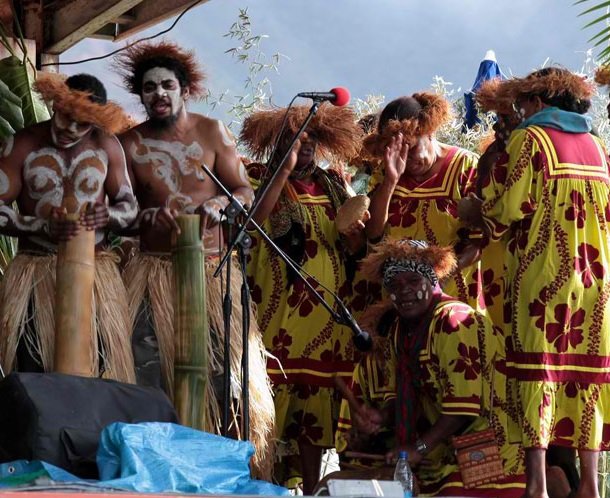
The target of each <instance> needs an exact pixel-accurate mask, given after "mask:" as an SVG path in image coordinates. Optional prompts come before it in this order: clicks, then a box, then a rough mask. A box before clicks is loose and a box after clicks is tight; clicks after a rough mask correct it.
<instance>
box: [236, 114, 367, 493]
mask: <svg viewBox="0 0 610 498" xmlns="http://www.w3.org/2000/svg"><path fill="white" fill-rule="evenodd" d="M284 113H285V109H274V110H269V111H259V112H257V113H254V114H252V115H250V116H249V117H248V118H247V119H246V120H245V122H244V126H243V128H242V133H241V139H242V142H243V143H245V144H246V145H247V146H248V148H249V150H250V153H251V154H252V155H253V156H254V157H255V158H256V159H259V160H260V159H266V158H268V155H269V153H270V151H271V149H272V148H273V144H274V143H275V142H276V140H278V134H279V133H280V129H281V123H282V120H283V117H284ZM306 115H307V108H305V107H294V108H291V109H290V111H289V112H288V117H287V127H286V130H287V131H286V132H285V133H284V135H283V136H282V137H279V142H280V143H281V144H282V147H280V150H283V151H285V143H286V142H287V141H288V140H287V139H289V138H290V137H292V136H293V135H294V133H295V132H296V130H297V129H298V128H299V126H300V124H301V123H302V122H303V121H304V118H305V116H306ZM359 139H360V129H359V127H358V125H357V124H356V118H355V115H354V113H353V112H352V111H351V110H349V109H347V108H340V107H332V106H330V105H323V106H321V108H320V109H319V111H318V113H317V114H316V116H315V117H314V118H313V120H312V121H311V122H310V124H309V126H308V127H307V129H306V134H305V135H304V136H303V137H302V138H301V139H300V141H299V142H298V143H297V145H296V146H295V147H294V148H293V150H292V151H291V153H290V155H289V158H288V160H287V161H286V162H285V163H284V164H283V165H280V166H279V167H281V168H282V169H281V171H280V173H279V175H278V176H277V178H276V179H275V181H274V183H272V185H271V188H270V189H269V191H268V192H267V195H266V196H265V198H264V200H263V201H262V203H261V205H260V207H259V209H258V211H257V213H256V216H255V220H256V221H258V222H260V223H262V226H263V229H264V230H265V231H266V232H267V234H268V235H269V236H270V237H271V238H272V239H273V240H274V242H276V243H277V244H278V245H279V246H280V247H281V248H282V249H283V250H284V251H285V252H286V253H287V254H289V255H290V256H291V257H292V259H294V260H295V261H296V262H297V263H298V264H299V265H301V266H302V268H303V270H304V273H305V272H306V273H307V275H308V276H307V279H308V282H309V283H311V284H312V285H313V286H314V288H315V289H316V290H317V291H318V292H319V293H320V294H321V295H322V296H323V298H324V299H325V300H326V302H328V303H329V304H330V305H331V306H333V308H335V309H336V307H335V306H334V301H333V298H332V296H331V295H330V292H329V291H331V292H333V293H335V294H338V295H339V297H340V298H342V299H347V298H349V297H350V294H351V285H350V282H349V281H348V280H347V279H346V263H347V259H348V257H349V254H350V253H353V252H355V251H357V250H358V249H359V248H360V247H361V246H362V245H363V244H364V233H363V229H364V223H363V221H361V220H357V221H356V222H354V223H353V226H352V227H350V228H349V229H348V231H347V233H346V234H345V235H340V234H339V232H338V231H337V227H336V225H335V222H334V220H335V215H336V213H337V210H338V208H339V207H340V206H341V204H342V203H343V202H344V201H345V200H346V199H347V198H348V197H349V194H348V190H347V185H346V182H345V179H344V177H343V175H342V172H341V170H340V169H338V168H333V167H330V168H328V169H322V168H321V167H320V161H321V159H322V158H323V157H325V158H327V159H329V160H332V161H335V164H339V163H340V161H342V160H346V159H347V158H349V157H353V156H354V155H355V153H356V152H357V146H358V142H359ZM269 164H274V160H272V161H270V162H269ZM275 167H277V165H275ZM269 169H271V168H267V166H264V165H262V164H258V163H253V164H250V165H249V166H248V173H249V175H250V178H251V179H252V182H253V185H254V187H255V189H256V188H258V187H259V186H260V184H261V181H262V180H263V178H264V177H265V175H266V174H267V173H268V171H269ZM367 214H368V213H367ZM249 274H250V276H251V285H250V289H251V291H252V295H253V300H254V301H255V302H256V304H257V307H258V322H259V327H260V329H261V330H262V332H263V338H264V341H265V345H266V347H267V349H268V350H269V351H270V353H271V355H273V356H272V357H271V358H270V359H269V360H268V362H267V369H268V373H269V377H270V379H271V381H272V383H273V385H274V391H275V405H276V427H277V435H278V438H279V447H278V453H279V456H280V458H281V459H282V461H281V464H280V465H279V466H278V467H279V468H278V469H277V470H278V472H277V475H276V477H277V478H278V480H280V481H281V482H283V483H285V484H286V485H287V486H289V487H293V486H294V485H295V484H296V482H297V481H298V480H300V478H301V477H302V480H303V492H304V493H305V494H311V492H312V491H313V488H314V486H315V484H316V483H317V481H318V479H319V475H320V461H321V455H322V450H323V449H324V448H331V447H333V446H334V430H335V427H336V421H337V417H338V411H339V398H338V396H337V394H336V392H335V388H334V383H333V376H334V375H339V376H343V377H345V378H346V379H349V378H350V377H351V373H352V370H353V368H354V363H353V361H354V354H355V351H354V346H353V343H352V332H351V331H350V329H348V328H347V327H345V326H342V325H338V324H336V323H335V322H334V320H333V318H332V316H331V315H330V314H329V312H328V311H327V310H326V309H325V308H324V307H323V306H321V305H320V304H319V302H318V301H317V299H316V298H315V297H314V295H313V294H312V293H311V292H310V291H309V290H308V289H307V287H306V286H305V284H304V282H303V281H302V280H301V279H300V278H298V277H297V276H296V275H294V273H293V272H292V271H287V268H286V265H285V264H284V262H283V261H282V260H281V259H280V258H279V257H278V256H277V254H276V253H275V252H274V251H273V250H272V249H271V248H270V247H269V246H268V244H267V243H266V242H265V241H264V240H263V239H261V238H259V237H257V236H256V235H254V247H253V250H252V253H251V259H250V263H249ZM311 277H313V278H311ZM314 279H315V280H314ZM316 281H317V282H319V284H318V283H316Z"/></svg>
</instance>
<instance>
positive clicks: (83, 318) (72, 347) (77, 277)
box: [54, 214, 95, 377]
mask: <svg viewBox="0 0 610 498" xmlns="http://www.w3.org/2000/svg"><path fill="white" fill-rule="evenodd" d="M78 216H79V215H78V214H67V215H66V218H67V219H71V220H76V219H78ZM94 279H95V231H93V230H81V231H80V232H79V233H78V234H77V235H76V236H75V237H73V238H72V239H70V240H69V241H67V242H61V243H60V244H59V247H58V250H57V267H56V281H57V283H56V287H55V353H54V371H56V372H60V373H65V374H70V375H81V376H83V377H92V376H93V375H94V363H95V362H94V361H93V327H92V319H91V313H92V303H93V283H94Z"/></svg>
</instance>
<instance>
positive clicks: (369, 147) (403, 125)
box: [363, 92, 452, 158]
mask: <svg viewBox="0 0 610 498" xmlns="http://www.w3.org/2000/svg"><path fill="white" fill-rule="evenodd" d="M412 97H413V98H414V99H415V100H416V101H417V102H418V103H419V105H420V106H421V110H420V111H419V112H418V113H417V115H416V116H414V117H412V118H409V119H401V120H398V119H390V120H389V121H388V122H387V123H385V125H384V126H383V129H381V130H379V131H377V132H375V133H371V134H370V135H368V136H367V137H366V138H365V139H364V143H363V145H364V148H365V149H366V151H367V152H368V153H369V154H370V156H371V157H372V158H379V157H383V154H384V151H385V148H386V146H387V145H388V144H389V143H390V141H391V140H392V137H394V136H395V135H396V134H398V133H402V134H403V136H404V137H405V138H406V139H407V140H408V141H410V140H413V139H415V138H416V137H422V136H426V135H432V134H433V133H434V132H436V130H438V129H439V128H440V127H441V126H442V125H443V124H445V123H447V122H448V121H449V120H450V119H451V115H452V114H451V104H450V103H449V102H448V101H447V100H446V99H445V98H444V97H442V96H441V95H436V94H434V93H430V92H421V93H414V94H413V96H412Z"/></svg>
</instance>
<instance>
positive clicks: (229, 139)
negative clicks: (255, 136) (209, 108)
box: [218, 121, 235, 147]
mask: <svg viewBox="0 0 610 498" xmlns="http://www.w3.org/2000/svg"><path fill="white" fill-rule="evenodd" d="M218 127H219V128H220V135H221V136H222V143H223V144H225V145H226V146H228V147H232V146H234V145H235V139H234V138H233V135H232V134H231V132H230V131H229V129H228V128H227V125H225V124H224V123H223V122H222V121H218Z"/></svg>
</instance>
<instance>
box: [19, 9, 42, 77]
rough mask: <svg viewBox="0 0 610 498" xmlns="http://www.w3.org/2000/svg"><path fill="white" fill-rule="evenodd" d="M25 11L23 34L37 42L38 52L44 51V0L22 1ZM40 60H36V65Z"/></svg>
mask: <svg viewBox="0 0 610 498" xmlns="http://www.w3.org/2000/svg"><path fill="white" fill-rule="evenodd" d="M21 8H22V11H23V24H22V29H23V35H24V36H25V37H26V38H29V39H31V40H34V41H35V42H36V53H37V54H38V55H40V54H41V53H42V47H43V45H44V37H45V36H44V34H45V33H44V12H43V4H42V0H23V1H22V2H21ZM39 63H40V60H37V61H36V66H37V67H38V64H39Z"/></svg>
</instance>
